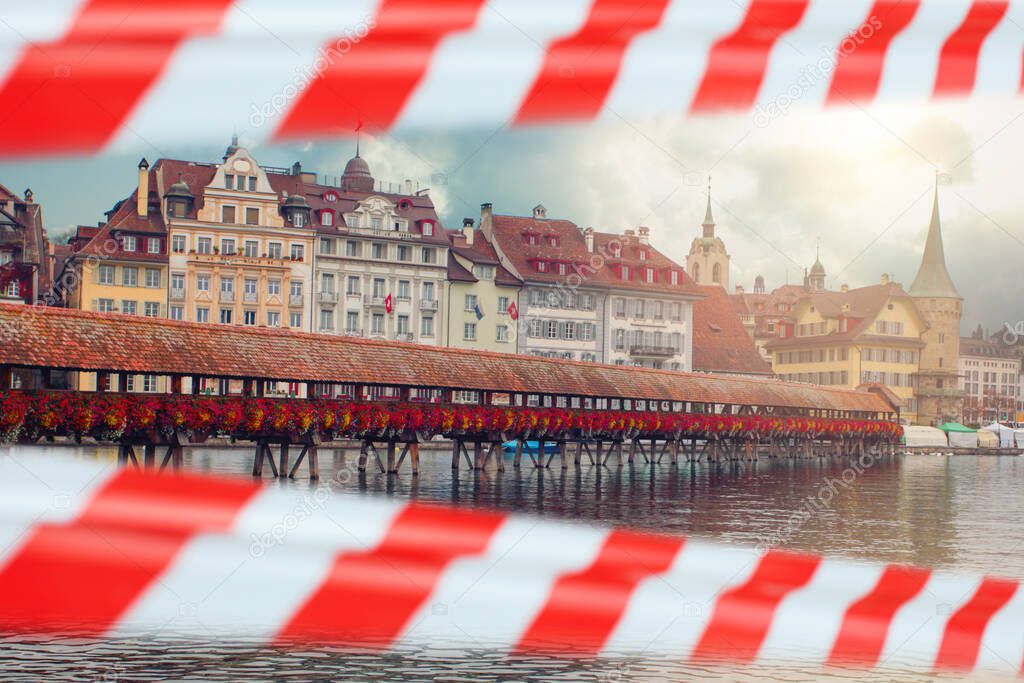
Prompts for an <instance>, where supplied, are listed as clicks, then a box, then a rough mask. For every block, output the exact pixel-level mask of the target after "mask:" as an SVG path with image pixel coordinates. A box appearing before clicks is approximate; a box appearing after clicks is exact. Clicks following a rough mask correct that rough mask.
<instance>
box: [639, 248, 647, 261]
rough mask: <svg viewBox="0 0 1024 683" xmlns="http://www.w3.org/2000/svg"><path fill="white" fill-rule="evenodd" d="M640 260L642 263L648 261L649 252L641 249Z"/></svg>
mask: <svg viewBox="0 0 1024 683" xmlns="http://www.w3.org/2000/svg"><path fill="white" fill-rule="evenodd" d="M640 260H641V261H646V260H647V250H646V249H640Z"/></svg>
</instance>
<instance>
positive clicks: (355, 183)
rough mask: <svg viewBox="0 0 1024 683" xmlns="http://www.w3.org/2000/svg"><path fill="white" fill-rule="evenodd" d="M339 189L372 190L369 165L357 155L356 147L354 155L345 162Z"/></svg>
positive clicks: (347, 190) (352, 190)
mask: <svg viewBox="0 0 1024 683" xmlns="http://www.w3.org/2000/svg"><path fill="white" fill-rule="evenodd" d="M341 189H342V191H343V192H373V176H372V175H370V165H369V164H368V163H366V160H365V159H363V158H362V157H361V156H359V150H358V149H357V150H356V155H355V156H354V157H352V158H351V159H349V160H348V163H347V164H345V171H344V172H343V173H342V174H341Z"/></svg>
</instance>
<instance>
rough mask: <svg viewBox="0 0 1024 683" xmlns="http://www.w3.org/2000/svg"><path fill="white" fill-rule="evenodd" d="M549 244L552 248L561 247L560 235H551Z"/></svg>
mask: <svg viewBox="0 0 1024 683" xmlns="http://www.w3.org/2000/svg"><path fill="white" fill-rule="evenodd" d="M548 244H549V245H551V246H552V247H557V246H558V245H559V239H558V235H549V236H548Z"/></svg>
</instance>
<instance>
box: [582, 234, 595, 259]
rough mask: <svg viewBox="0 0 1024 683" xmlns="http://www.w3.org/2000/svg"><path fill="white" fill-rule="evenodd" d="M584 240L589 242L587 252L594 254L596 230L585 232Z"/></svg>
mask: <svg viewBox="0 0 1024 683" xmlns="http://www.w3.org/2000/svg"><path fill="white" fill-rule="evenodd" d="M583 239H585V240H586V241H587V251H589V252H590V253H591V254H593V253H594V229H593V228H587V229H585V230H584V231H583Z"/></svg>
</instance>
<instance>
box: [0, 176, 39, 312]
mask: <svg viewBox="0 0 1024 683" xmlns="http://www.w3.org/2000/svg"><path fill="white" fill-rule="evenodd" d="M48 252H49V241H48V240H47V237H46V230H45V229H44V228H43V211H42V208H41V207H40V206H39V204H36V203H35V200H34V198H33V195H32V190H25V194H24V196H22V197H18V196H17V195H16V194H14V193H13V192H11V191H10V190H8V189H7V188H6V187H4V186H3V185H0V302H5V303H28V304H31V303H35V302H36V301H37V300H40V299H43V300H45V296H46V294H48V291H49V283H50V277H49V267H48V264H47V254H48Z"/></svg>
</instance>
